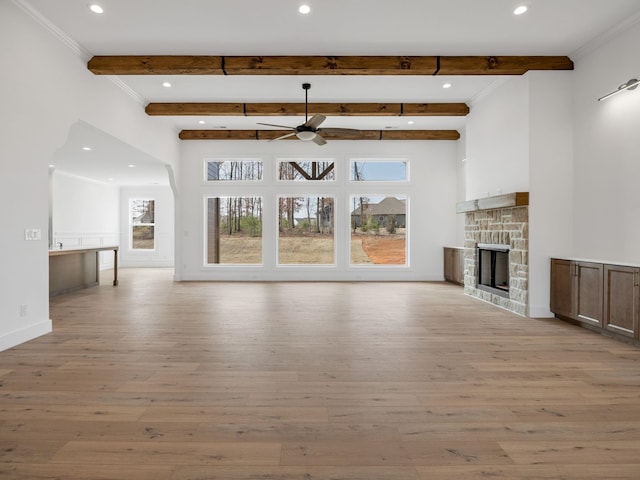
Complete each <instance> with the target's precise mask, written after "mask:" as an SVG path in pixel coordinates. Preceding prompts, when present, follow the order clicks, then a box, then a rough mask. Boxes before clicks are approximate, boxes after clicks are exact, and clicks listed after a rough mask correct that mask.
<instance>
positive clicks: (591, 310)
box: [551, 258, 603, 327]
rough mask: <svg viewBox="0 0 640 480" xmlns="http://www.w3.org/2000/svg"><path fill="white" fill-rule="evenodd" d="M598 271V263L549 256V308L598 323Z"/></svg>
mask: <svg viewBox="0 0 640 480" xmlns="http://www.w3.org/2000/svg"><path fill="white" fill-rule="evenodd" d="M602 271H603V266H602V264H599V263H592V262H578V261H573V260H564V259H557V258H552V259H551V311H552V312H553V313H555V314H557V315H560V316H562V317H567V318H571V319H573V320H578V321H579V322H583V323H587V324H590V325H594V326H596V327H602V296H603V293H602Z"/></svg>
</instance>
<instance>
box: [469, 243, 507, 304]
mask: <svg viewBox="0 0 640 480" xmlns="http://www.w3.org/2000/svg"><path fill="white" fill-rule="evenodd" d="M477 255H478V256H477V259H478V260H477V272H478V275H477V279H476V280H477V285H476V288H478V289H479V290H484V291H486V292H491V293H494V294H496V295H500V296H502V297H509V245H499V244H492V243H478V245H477Z"/></svg>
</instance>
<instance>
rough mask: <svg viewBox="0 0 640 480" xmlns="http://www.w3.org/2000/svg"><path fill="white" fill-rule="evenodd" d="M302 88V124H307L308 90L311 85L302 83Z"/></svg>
mask: <svg viewBox="0 0 640 480" xmlns="http://www.w3.org/2000/svg"><path fill="white" fill-rule="evenodd" d="M302 88H303V89H304V123H307V122H308V121H309V89H310V88H311V84H310V83H303V84H302Z"/></svg>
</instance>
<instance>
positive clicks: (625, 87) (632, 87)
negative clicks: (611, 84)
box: [598, 78, 640, 102]
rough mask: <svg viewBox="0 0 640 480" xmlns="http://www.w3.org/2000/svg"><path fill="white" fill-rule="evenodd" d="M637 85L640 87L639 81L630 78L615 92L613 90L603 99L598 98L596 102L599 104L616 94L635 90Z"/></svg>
mask: <svg viewBox="0 0 640 480" xmlns="http://www.w3.org/2000/svg"><path fill="white" fill-rule="evenodd" d="M638 85H640V80H638V79H637V78H631V79H629V81H628V82H627V83H623V84H622V85H620V86H619V87H618V89H617V90H614V91H613V92H611V93H607V94H606V95H605V96H604V97H600V98H599V99H598V101H599V102H601V101H602V100H604V99H605V98H609V97H612V96H614V95H615V94H617V93H620V92H624V91H625V90H635V89H636V88H638Z"/></svg>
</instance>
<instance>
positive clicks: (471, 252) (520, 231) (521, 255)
mask: <svg viewBox="0 0 640 480" xmlns="http://www.w3.org/2000/svg"><path fill="white" fill-rule="evenodd" d="M465 216H466V218H465V225H464V247H465V253H464V291H465V293H467V294H469V295H471V296H474V297H477V298H481V299H482V300H486V301H487V302H491V303H493V304H495V305H498V306H500V307H503V308H506V309H507V310H510V311H512V312H514V313H517V314H520V315H524V316H526V315H527V302H528V290H529V207H509V208H495V209H490V210H480V211H476V212H468V213H466V214H465ZM478 243H498V244H502V245H509V247H510V251H509V298H506V297H502V296H500V295H495V294H493V293H490V292H485V291H483V290H479V289H477V288H476V284H477V279H476V274H477V271H476V265H477V258H476V257H477V251H476V247H477V244H478Z"/></svg>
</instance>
